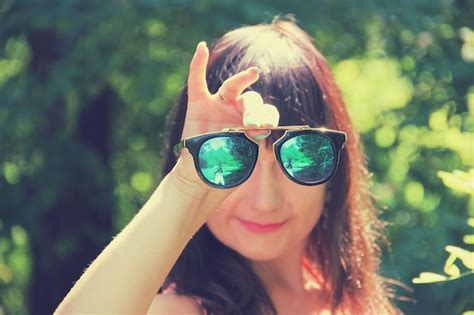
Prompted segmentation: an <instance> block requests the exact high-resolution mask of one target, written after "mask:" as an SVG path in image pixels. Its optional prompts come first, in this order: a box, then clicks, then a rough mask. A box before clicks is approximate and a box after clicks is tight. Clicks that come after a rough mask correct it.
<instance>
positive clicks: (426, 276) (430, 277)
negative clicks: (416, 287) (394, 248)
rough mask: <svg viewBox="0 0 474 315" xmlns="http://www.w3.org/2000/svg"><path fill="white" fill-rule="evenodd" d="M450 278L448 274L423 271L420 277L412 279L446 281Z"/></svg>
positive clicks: (428, 281)
mask: <svg viewBox="0 0 474 315" xmlns="http://www.w3.org/2000/svg"><path fill="white" fill-rule="evenodd" d="M447 279H448V278H447V277H446V276H443V275H440V274H437V273H434V272H422V273H420V275H419V276H418V278H414V279H413V280H412V282H413V283H433V282H440V281H445V280H447Z"/></svg>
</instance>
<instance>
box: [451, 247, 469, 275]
mask: <svg viewBox="0 0 474 315" xmlns="http://www.w3.org/2000/svg"><path fill="white" fill-rule="evenodd" d="M445 249H446V251H448V252H449V253H451V254H452V255H456V257H458V258H459V259H460V260H461V261H462V263H463V264H464V266H466V268H468V269H471V270H474V252H470V251H467V250H465V249H463V248H460V247H457V246H452V245H448V246H446V247H445Z"/></svg>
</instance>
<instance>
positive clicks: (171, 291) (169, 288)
mask: <svg viewBox="0 0 474 315" xmlns="http://www.w3.org/2000/svg"><path fill="white" fill-rule="evenodd" d="M161 294H177V293H176V283H174V282H171V283H170V284H169V285H168V286H167V287H166V288H164V289H163V291H162V292H161ZM190 297H191V298H194V300H196V302H197V303H198V304H199V305H200V306H201V309H202V311H203V312H204V315H208V314H207V311H206V309H205V308H204V307H203V306H202V299H200V298H198V297H197V296H190Z"/></svg>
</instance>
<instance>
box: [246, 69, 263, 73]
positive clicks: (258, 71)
mask: <svg viewBox="0 0 474 315" xmlns="http://www.w3.org/2000/svg"><path fill="white" fill-rule="evenodd" d="M247 71H255V72H256V73H257V74H260V72H261V71H260V69H259V68H257V67H250V68H248V69H247Z"/></svg>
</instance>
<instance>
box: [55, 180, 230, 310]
mask: <svg viewBox="0 0 474 315" xmlns="http://www.w3.org/2000/svg"><path fill="white" fill-rule="evenodd" d="M193 188H194V187H191V186H190V187H184V186H183V184H182V183H181V182H180V183H179V184H178V185H177V180H176V176H170V175H168V176H166V177H165V178H164V179H163V181H162V182H161V183H160V185H159V186H158V188H157V189H156V190H155V192H154V193H153V195H152V196H151V197H150V199H149V200H148V201H147V203H146V204H145V205H144V206H143V208H142V209H141V210H140V211H139V212H138V213H137V215H136V216H135V217H134V218H133V219H132V220H131V221H130V223H129V224H128V225H127V226H126V227H125V228H124V229H123V230H122V231H121V232H120V233H119V234H118V235H117V236H116V237H115V238H114V239H113V240H112V241H111V242H110V244H109V245H108V246H107V247H106V248H105V249H104V250H103V251H102V253H100V255H99V256H98V257H97V258H96V259H95V260H94V261H93V262H92V264H91V265H90V266H89V267H88V268H87V270H86V271H85V272H84V274H83V275H82V276H81V278H80V279H79V280H78V281H77V282H76V283H75V284H74V286H73V288H72V289H71V290H70V292H69V293H68V294H67V296H66V297H65V298H64V300H63V301H62V302H61V304H60V305H59V306H58V308H57V309H56V311H55V314H66V313H67V314H71V313H107V314H119V313H121V314H124V313H127V314H145V313H146V312H147V310H148V307H149V306H150V304H151V302H152V300H153V297H154V295H155V294H156V292H157V290H158V288H159V287H160V286H161V285H162V283H163V282H164V280H165V278H166V276H167V275H168V273H169V271H170V270H171V268H172V267H173V265H174V263H175V262H176V260H177V258H178V257H179V255H180V254H181V252H182V251H183V249H184V247H185V246H186V244H187V243H188V241H189V240H190V239H191V238H192V236H193V235H194V234H195V233H196V232H197V230H198V229H199V228H200V227H201V226H202V224H204V223H205V221H206V218H207V217H208V214H209V212H210V211H212V209H215V208H217V207H218V206H219V204H220V202H221V201H222V200H223V198H224V197H225V195H226V194H225V193H224V194H223V193H219V192H215V193H213V194H209V193H208V192H204V191H197V190H195V191H193V190H192V189H193ZM209 195H212V196H209Z"/></svg>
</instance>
